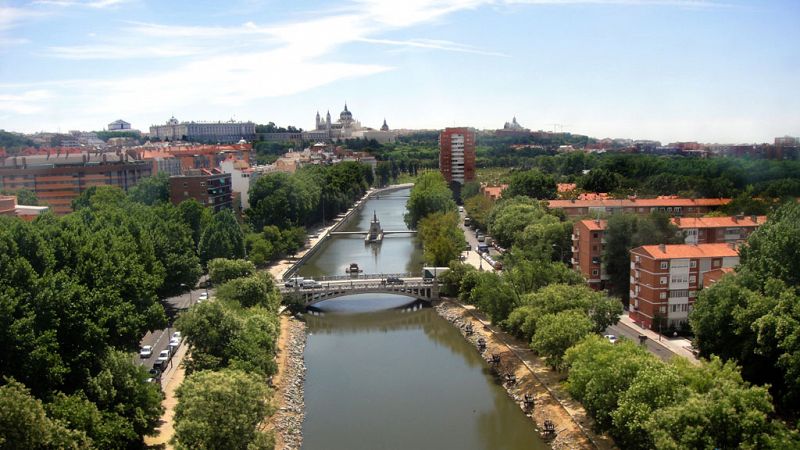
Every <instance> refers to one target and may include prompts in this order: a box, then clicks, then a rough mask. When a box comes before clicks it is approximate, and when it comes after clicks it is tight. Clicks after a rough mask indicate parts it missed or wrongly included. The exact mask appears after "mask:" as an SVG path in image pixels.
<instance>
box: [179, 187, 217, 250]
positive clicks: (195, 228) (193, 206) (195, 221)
mask: <svg viewBox="0 0 800 450" xmlns="http://www.w3.org/2000/svg"><path fill="white" fill-rule="evenodd" d="M178 211H179V213H180V215H181V218H182V219H183V222H184V223H185V224H186V225H187V226H189V229H190V230H191V233H192V240H193V241H194V248H195V249H197V247H198V245H199V244H200V237H201V236H202V235H203V231H204V230H205V228H206V226H208V224H210V223H211V210H210V209H208V208H206V207H205V206H203V205H201V204H200V202H198V201H197V200H195V199H193V198H192V199H189V200H184V201H182V202H181V203H180V204H179V205H178Z"/></svg>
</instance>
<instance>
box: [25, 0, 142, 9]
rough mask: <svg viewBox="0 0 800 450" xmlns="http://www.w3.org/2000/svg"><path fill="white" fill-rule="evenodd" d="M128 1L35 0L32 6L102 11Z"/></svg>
mask: <svg viewBox="0 0 800 450" xmlns="http://www.w3.org/2000/svg"><path fill="white" fill-rule="evenodd" d="M129 1H130V0H36V1H35V2H33V4H35V5H45V6H59V7H62V8H69V7H75V6H78V7H87V8H95V9H104V8H110V7H114V6H119V5H121V4H123V3H127V2H129Z"/></svg>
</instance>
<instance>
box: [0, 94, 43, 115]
mask: <svg viewBox="0 0 800 450" xmlns="http://www.w3.org/2000/svg"><path fill="white" fill-rule="evenodd" d="M50 98H52V94H51V93H50V92H49V91H47V90H43V89H38V90H32V91H25V92H23V93H21V94H2V93H0V111H6V112H11V113H15V114H36V113H39V112H41V111H42V110H43V109H44V103H45V101H47V100H49V99H50Z"/></svg>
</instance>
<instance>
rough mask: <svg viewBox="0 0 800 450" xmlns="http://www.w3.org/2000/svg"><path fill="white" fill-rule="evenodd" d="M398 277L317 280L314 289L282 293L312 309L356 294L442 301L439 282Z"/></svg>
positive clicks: (286, 299)
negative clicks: (318, 304) (391, 278)
mask: <svg viewBox="0 0 800 450" xmlns="http://www.w3.org/2000/svg"><path fill="white" fill-rule="evenodd" d="M398 275H400V276H398ZM398 275H381V274H367V275H365V274H359V275H358V276H357V277H356V276H353V277H349V276H341V277H340V276H334V277H326V278H325V279H323V280H321V281H318V282H317V285H316V286H315V287H306V288H303V287H286V286H284V287H281V288H280V291H281V294H282V295H283V298H284V301H285V302H286V303H299V304H301V305H303V306H313V305H316V304H317V303H320V302H324V301H325V300H330V299H334V298H337V297H344V296H347V295H357V294H395V295H404V296H406V297H410V298H413V299H416V300H424V301H428V302H430V301H432V300H435V299H438V298H439V283H438V282H437V281H436V280H433V281H426V280H423V279H422V278H420V277H411V276H408V275H410V274H398ZM403 275H405V276H403ZM387 277H394V278H396V279H399V280H401V282H397V281H395V282H387Z"/></svg>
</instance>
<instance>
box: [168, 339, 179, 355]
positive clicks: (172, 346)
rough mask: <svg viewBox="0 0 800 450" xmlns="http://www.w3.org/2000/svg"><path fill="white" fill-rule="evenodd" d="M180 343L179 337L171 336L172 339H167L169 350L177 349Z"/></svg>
mask: <svg viewBox="0 0 800 450" xmlns="http://www.w3.org/2000/svg"><path fill="white" fill-rule="evenodd" d="M180 345H181V340H180V339H174V338H173V339H170V340H169V348H170V350H172V349H175V350H177V349H178V347H179V346H180ZM173 353H175V352H174V351H173Z"/></svg>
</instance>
